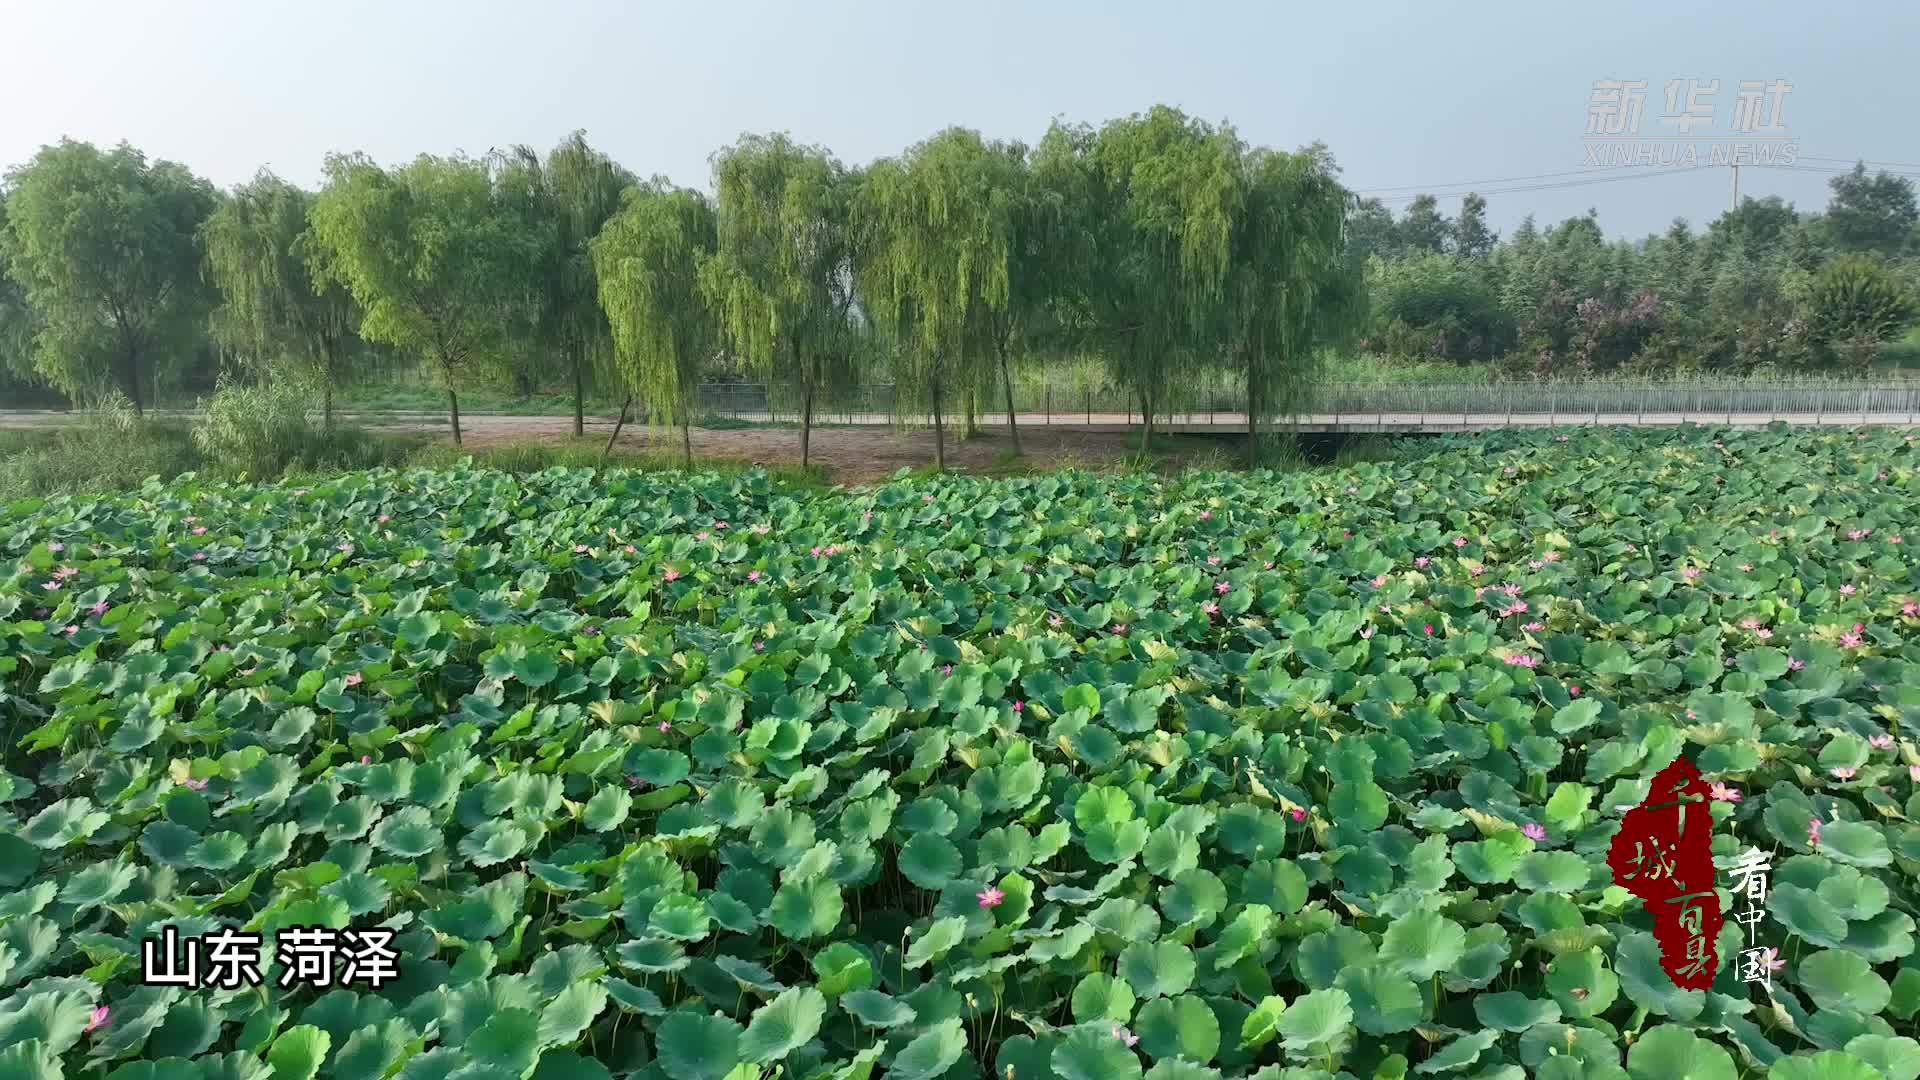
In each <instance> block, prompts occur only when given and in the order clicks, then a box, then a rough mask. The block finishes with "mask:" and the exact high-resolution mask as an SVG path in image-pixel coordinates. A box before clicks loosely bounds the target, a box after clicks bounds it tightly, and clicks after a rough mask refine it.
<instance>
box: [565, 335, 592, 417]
mask: <svg viewBox="0 0 1920 1080" xmlns="http://www.w3.org/2000/svg"><path fill="white" fill-rule="evenodd" d="M585 351H586V350H584V349H582V348H581V347H580V346H579V345H578V344H577V343H574V342H569V343H568V344H567V355H568V356H569V357H570V358H572V360H573V437H574V438H576V439H578V438H582V437H584V436H585V435H586V433H587V372H586V363H585V360H586V358H585V357H584V356H582V355H581V354H582V353H583V352H585Z"/></svg>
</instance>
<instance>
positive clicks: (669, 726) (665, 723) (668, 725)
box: [660, 720, 673, 735]
mask: <svg viewBox="0 0 1920 1080" xmlns="http://www.w3.org/2000/svg"><path fill="white" fill-rule="evenodd" d="M672 730H673V722H672V721H671V720H662V721H660V734H662V735H665V734H666V733H668V732H669V731H672Z"/></svg>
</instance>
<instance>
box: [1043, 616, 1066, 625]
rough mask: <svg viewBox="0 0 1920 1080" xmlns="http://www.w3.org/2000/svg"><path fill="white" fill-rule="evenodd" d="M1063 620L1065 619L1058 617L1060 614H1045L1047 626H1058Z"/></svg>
mask: <svg viewBox="0 0 1920 1080" xmlns="http://www.w3.org/2000/svg"><path fill="white" fill-rule="evenodd" d="M1064 621H1065V620H1063V619H1061V618H1060V616H1058V615H1049V616H1047V625H1048V626H1054V627H1057V626H1059V625H1060V624H1061V623H1062V622H1064Z"/></svg>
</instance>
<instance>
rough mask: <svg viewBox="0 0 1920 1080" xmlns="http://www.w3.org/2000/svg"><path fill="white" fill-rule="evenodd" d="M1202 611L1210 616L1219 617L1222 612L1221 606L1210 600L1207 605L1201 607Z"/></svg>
mask: <svg viewBox="0 0 1920 1080" xmlns="http://www.w3.org/2000/svg"><path fill="white" fill-rule="evenodd" d="M1200 610H1201V611H1204V612H1206V613H1207V614H1209V615H1217V614H1219V612H1220V605H1219V604H1216V603H1214V602H1213V601H1211V600H1209V601H1207V602H1206V603H1204V604H1201V605H1200Z"/></svg>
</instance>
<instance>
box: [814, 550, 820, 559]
mask: <svg viewBox="0 0 1920 1080" xmlns="http://www.w3.org/2000/svg"><path fill="white" fill-rule="evenodd" d="M812 554H813V557H814V558H816V559H817V558H819V557H820V549H819V548H814V549H813V553H812Z"/></svg>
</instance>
